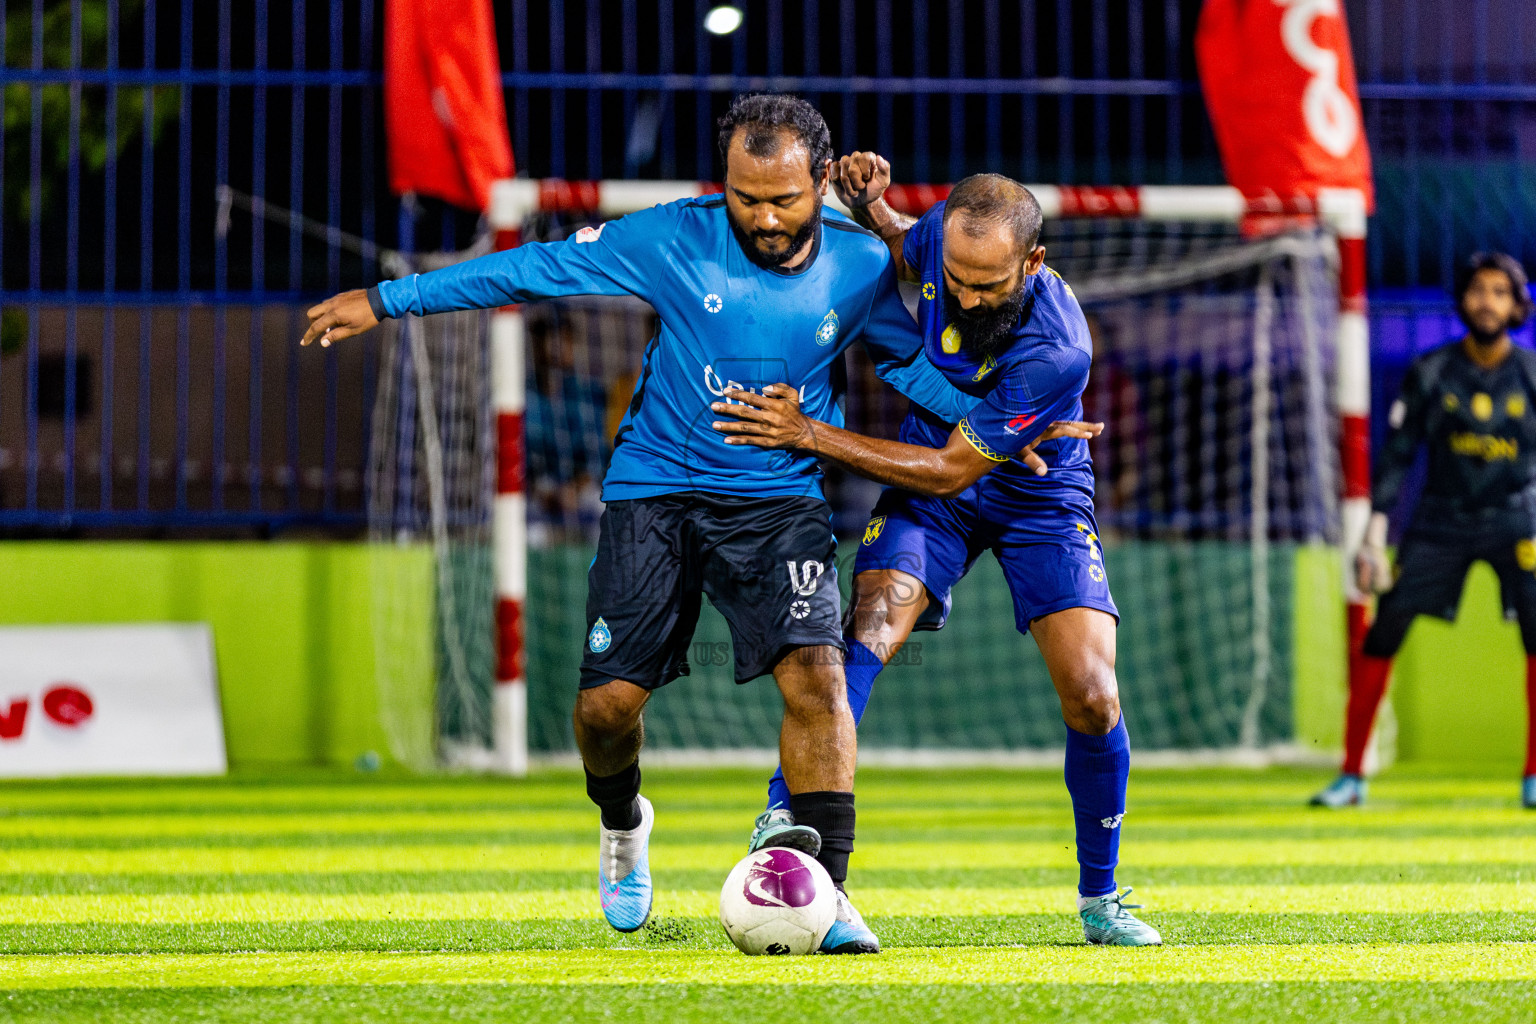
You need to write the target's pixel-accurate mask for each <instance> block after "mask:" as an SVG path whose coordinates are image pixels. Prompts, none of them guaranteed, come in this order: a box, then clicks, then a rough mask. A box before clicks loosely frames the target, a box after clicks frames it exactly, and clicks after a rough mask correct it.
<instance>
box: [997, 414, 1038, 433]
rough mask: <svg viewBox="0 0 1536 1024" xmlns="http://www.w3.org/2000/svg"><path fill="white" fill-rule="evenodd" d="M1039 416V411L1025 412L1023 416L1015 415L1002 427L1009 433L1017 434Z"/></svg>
mask: <svg viewBox="0 0 1536 1024" xmlns="http://www.w3.org/2000/svg"><path fill="white" fill-rule="evenodd" d="M1039 418H1040V417H1039V413H1026V414H1025V415H1023V416H1015V417H1014V418H1013V419H1011V420H1009V421H1008V422H1007V424H1005V425H1004V427H1003V429H1004V430H1006V431H1008V433H1010V434H1017V433H1018V432H1019V431H1021V430H1024V429H1025V428H1027V427H1028V426H1029V425H1030V424H1031V423H1033V422H1035V420H1037V419H1039Z"/></svg>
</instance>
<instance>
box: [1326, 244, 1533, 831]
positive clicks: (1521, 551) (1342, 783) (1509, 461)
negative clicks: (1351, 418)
mask: <svg viewBox="0 0 1536 1024" xmlns="http://www.w3.org/2000/svg"><path fill="white" fill-rule="evenodd" d="M1456 309H1457V312H1458V313H1459V314H1460V316H1461V319H1462V322H1463V323H1465V324H1466V327H1467V333H1466V335H1465V336H1463V337H1462V338H1461V339H1460V340H1458V341H1454V342H1450V343H1449V344H1446V345H1442V346H1440V347H1439V348H1437V349H1434V350H1433V351H1430V352H1428V353H1426V354H1424V355H1422V356H1420V357H1419V358H1418V359H1416V360H1414V361H1413V363H1412V365H1410V366H1409V368H1408V375H1407V377H1406V378H1405V379H1404V381H1403V390H1402V394H1401V395H1400V396H1399V397H1398V399H1397V401H1395V402H1393V403H1392V409H1391V412H1390V413H1389V416H1388V422H1389V424H1390V426H1391V433H1390V434H1389V435H1388V437H1387V442H1386V445H1385V447H1384V448H1383V449H1382V451H1381V453H1380V456H1379V458H1378V460H1377V464H1376V473H1375V479H1374V481H1373V484H1372V488H1371V508H1372V514H1371V520H1370V525H1369V526H1368V527H1367V529H1366V535H1365V540H1364V543H1363V544H1362V545H1361V548H1360V551H1359V553H1358V555H1357V556H1356V558H1355V572H1356V576H1357V580H1358V582H1359V585H1360V589H1361V590H1363V591H1367V592H1370V591H1375V592H1377V593H1379V594H1381V600H1380V601H1379V602H1378V606H1377V610H1376V620H1375V622H1373V623H1372V624H1371V628H1370V631H1369V632H1368V633H1367V634H1366V636H1365V641H1364V643H1363V644H1362V646H1361V649H1360V650H1359V651H1357V652H1352V654H1353V657H1351V659H1350V673H1349V675H1350V679H1349V708H1348V711H1347V712H1346V718H1345V728H1344V767H1343V773H1342V774H1341V775H1340V776H1339V777H1338V778H1337V779H1335V780H1334V782H1333V784H1332V785H1330V786H1329V787H1328V788H1327V789H1325V790H1323V791H1322V792H1321V793H1318V794H1317V795H1316V796H1315V797H1313V798H1312V803H1314V804H1317V805H1321V806H1326V807H1344V806H1349V805H1352V804H1358V803H1360V802H1362V801H1363V800H1364V799H1365V789H1366V787H1365V780H1364V778H1363V776H1362V775H1361V761H1362V759H1363V757H1364V756H1365V747H1366V743H1367V741H1368V740H1369V739H1370V735H1371V725H1372V722H1373V721H1374V719H1375V717H1376V709H1377V707H1378V706H1379V705H1380V704H1381V699H1382V696H1383V695H1384V694H1385V693H1386V689H1387V675H1388V673H1389V671H1390V670H1391V667H1392V658H1393V656H1395V655H1396V654H1397V652H1398V649H1399V648H1400V647H1402V645H1403V639H1404V638H1405V637H1406V636H1407V635H1408V627H1409V626H1411V625H1412V624H1413V620H1414V618H1415V617H1416V616H1419V615H1434V616H1437V617H1439V618H1442V619H1445V620H1446V621H1453V620H1454V619H1455V618H1456V606H1457V605H1458V604H1459V603H1460V601H1461V589H1462V584H1463V582H1464V581H1465V579H1466V575H1467V570H1468V569H1470V568H1471V567H1472V563H1473V562H1476V561H1478V560H1482V561H1485V562H1487V563H1488V564H1489V565H1491V566H1492V567H1493V570H1494V572H1496V573H1497V574H1498V577H1499V587H1500V590H1501V591H1502V594H1503V603H1504V617H1505V618H1506V619H1512V620H1515V621H1517V622H1519V624H1520V638H1521V641H1522V642H1523V643H1524V645H1525V653H1526V660H1525V665H1526V668H1525V686H1526V697H1527V705H1526V706H1527V714H1528V715H1529V716H1530V719H1529V723H1530V732H1528V733H1527V741H1526V758H1525V770H1524V773H1523V775H1524V778H1523V782H1522V789H1521V799H1522V802H1523V803H1524V804H1525V806H1526V807H1529V808H1536V352H1530V351H1528V350H1525V349H1520V348H1516V347H1515V346H1514V344H1513V343H1512V342H1511V341H1510V338H1509V332H1510V330H1511V329H1512V328H1516V327H1519V326H1520V325H1522V324H1524V323H1525V322H1526V320H1527V319H1529V318H1530V315H1531V294H1530V289H1529V287H1528V286H1527V283H1526V276H1525V271H1524V270H1523V269H1522V268H1521V266H1520V264H1519V262H1518V261H1517V260H1515V259H1514V258H1513V257H1511V256H1507V255H1505V254H1504V253H1478V254H1477V255H1475V256H1473V257H1472V258H1471V260H1469V261H1468V262H1467V264H1466V266H1464V267H1463V268H1462V270H1461V272H1460V273H1459V274H1458V275H1457V278H1456ZM1420 445H1424V446H1425V447H1426V448H1428V450H1429V473H1428V477H1427V479H1426V482H1425V486H1424V494H1423V497H1421V498H1420V499H1419V503H1418V507H1417V508H1415V509H1414V513H1413V518H1412V519H1411V520H1410V521H1409V524H1408V528H1407V530H1406V531H1405V532H1404V535H1403V542H1402V546H1401V550H1400V551H1399V552H1398V557H1397V571H1396V573H1395V577H1394V573H1393V571H1392V567H1391V565H1390V564H1389V562H1388V560H1387V555H1386V540H1387V513H1388V512H1390V511H1391V510H1392V508H1393V507H1394V506H1395V505H1396V504H1397V499H1398V495H1399V493H1400V492H1401V490H1402V485H1403V480H1404V478H1405V477H1406V476H1407V474H1408V470H1409V467H1410V466H1411V465H1412V464H1413V460H1414V457H1415V455H1416V454H1417V452H1418V448H1419V446H1420Z"/></svg>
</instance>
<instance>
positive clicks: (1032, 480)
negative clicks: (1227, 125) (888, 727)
mask: <svg viewBox="0 0 1536 1024" xmlns="http://www.w3.org/2000/svg"><path fill="white" fill-rule="evenodd" d="M834 180H835V182H836V184H837V188H838V193H839V197H840V198H842V199H843V201H844V202H845V203H846V204H847V205H848V206H849V208H850V209H852V210H853V211H854V215H855V217H856V218H857V219H858V220H859V221H860V222H861V223H863V224H866V225H868V226H869V227H870V228H871V229H872V230H874V231H876V232H877V233H878V234H879V235H880V236H881V238H883V239H884V240H885V241H886V242H887V243H888V244H889V245H890V247H891V250H892V254H893V257H894V258H895V261H896V265H897V271H898V273H899V274H901V276H902V277H904V278H905V279H907V280H909V281H912V282H914V283H915V284H917V285H918V287H919V300H918V322H919V324H920V325H921V326H922V328H923V332H924V355H925V356H926V358H927V359H928V360H929V362H931V363H932V364H933V365H934V366H935V367H936V368H937V369H939V370H940V371H941V372H942V373H943V374H944V375H945V377H946V378H947V379H948V380H949V381H950V382H951V383H953V384H954V385H955V386H956V387H958V388H961V389H962V390H964V391H966V392H967V393H969V394H971V395H973V396H975V397H976V398H977V399H978V400H979V402H978V404H977V405H976V406H975V407H974V408H973V409H971V410H970V411H969V412H967V413H966V414H965V415H964V416H963V417H962V418H961V419H959V420H948V419H945V418H944V416H943V414H942V413H936V412H935V411H934V410H932V409H924V408H919V407H914V408H913V409H912V411H911V412H910V413H909V414H908V415H907V418H906V420H905V422H903V423H902V425H901V432H900V440H899V441H888V440H881V439H877V438H870V437H863V436H861V435H858V434H854V433H851V432H849V431H847V430H844V429H842V428H841V424H834V423H826V422H818V421H817V418H816V416H815V415H814V414H813V413H810V412H808V411H807V410H806V408H805V406H804V404H803V403H799V402H797V401H796V397H795V395H794V392H793V391H792V390H791V389H789V388H786V387H779V386H775V387H771V388H766V389H761V390H762V391H763V392H764V393H763V394H750V395H749V394H745V393H737V392H732V394H731V395H728V396H727V398H730V399H732V400H733V403H734V404H726V403H724V402H721V403H716V405H715V411H716V412H717V413H718V414H720V415H721V416H731V417H734V418H733V419H721V420H719V421H717V423H716V429H718V430H720V431H722V432H723V433H725V434H726V435H727V437H728V439H729V440H730V441H731V442H732V443H733V444H749V445H754V446H763V447H765V448H769V449H773V450H788V451H795V452H801V453H808V454H815V455H818V456H820V457H821V458H824V459H831V460H833V461H835V462H838V463H840V464H842V465H844V466H846V467H848V468H849V469H851V470H853V471H854V472H856V473H859V474H861V475H863V476H866V477H868V478H870V479H872V480H876V481H878V482H880V483H883V484H885V485H887V486H886V490H885V491H884V493H883V494H882V495H881V497H880V500H879V502H878V503H877V504H876V505H875V509H874V512H873V513H872V518H871V519H870V522H869V526H868V528H866V530H865V531H864V538H863V543H862V544H861V545H860V547H859V553H858V558H857V559H856V560H855V563H854V607H853V612H852V615H851V616H850V618H849V628H848V632H847V634H846V636H845V638H844V639H845V640H846V649H847V652H848V657H847V664H846V670H845V671H846V679H847V681H848V689H849V693H848V698H849V704H850V706H851V708H852V710H853V713H854V716H855V719H857V718H858V717H859V716H860V715H861V714H862V713H863V710H864V707H865V705H866V704H867V702H868V700H869V696H870V691H871V689H872V687H873V685H874V681H875V677H876V676H877V675H878V674H879V673H880V671H881V669H882V668H883V666H884V665H885V664H886V663H887V662H888V661H889V660H890V659H891V657H892V656H894V654H895V653H896V652H897V651H898V650H900V649H901V646H902V645H903V644H904V643H905V642H906V640H907V638H908V637H909V636H910V635H911V633H912V631H913V630H917V629H940V628H942V627H943V625H944V622H945V620H946V619H947V618H948V616H949V608H950V590H951V588H952V587H953V586H954V585H955V584H956V583H957V582H959V580H960V579H961V577H963V576H964V575H965V574H966V573H967V572H968V571H970V568H971V566H972V565H973V564H974V563H975V561H976V559H977V558H978V557H980V555H981V554H982V552H984V551H987V550H991V551H992V552H993V554H994V555H995V557H996V558H997V560H998V563H999V564H1000V565H1001V567H1002V569H1003V575H1004V577H1005V578H1006V579H1007V581H1008V586H1009V590H1010V591H1011V593H1012V596H1013V605H1014V620H1015V624H1016V625H1017V627H1018V629H1019V631H1020V632H1022V633H1030V634H1032V635H1033V636H1034V638H1035V642H1036V643H1037V644H1038V645H1039V647H1040V651H1041V653H1042V654H1043V655H1044V656H1045V663H1046V668H1047V669H1048V670H1049V672H1050V676H1051V682H1052V683H1053V684H1054V685H1055V687H1056V690H1057V694H1058V696H1059V697H1060V700H1061V710H1062V718H1063V721H1064V724H1065V728H1066V783H1067V789H1068V792H1069V793H1070V794H1071V797H1072V807H1073V815H1074V818H1075V819H1076V824H1077V854H1078V865H1079V876H1078V912H1079V915H1080V917H1081V919H1082V923H1083V934H1084V937H1085V938H1086V939H1087V940H1088V941H1089V942H1094V943H1103V944H1110V945H1123V946H1140V945H1155V944H1159V943H1161V941H1162V937H1161V936H1160V935H1159V934H1158V932H1157V930H1156V929H1154V928H1152V927H1150V926H1149V925H1147V924H1145V923H1144V922H1142V921H1139V920H1138V919H1137V918H1136V917H1135V916H1134V915H1132V914H1131V913H1130V910H1131V909H1134V907H1133V905H1131V904H1128V903H1125V902H1124V900H1123V897H1124V895H1125V894H1126V893H1128V892H1129V891H1130V890H1126V893H1121V892H1119V891H1118V886H1117V885H1116V883H1115V868H1116V866H1117V864H1118V860H1119V848H1120V827H1121V822H1122V820H1123V819H1124V817H1125V807H1126V805H1125V795H1126V784H1127V780H1128V778H1129V772H1130V740H1129V737H1128V736H1127V734H1126V729H1125V723H1124V721H1123V720H1122V718H1121V714H1120V698H1119V686H1118V682H1117V680H1116V677H1115V632H1116V626H1117V624H1118V621H1119V611H1118V610H1117V609H1116V607H1115V603H1114V600H1113V599H1112V598H1111V597H1110V593H1109V582H1108V579H1107V578H1106V576H1105V570H1104V558H1103V552H1102V550H1101V549H1100V546H1099V538H1098V526H1097V525H1096V523H1095V520H1094V512H1093V470H1092V466H1091V464H1090V462H1089V458H1088V445H1087V443H1086V441H1085V439H1084V438H1085V436H1086V435H1084V434H1081V433H1073V434H1069V435H1067V436H1064V437H1061V438H1060V439H1058V440H1050V436H1051V434H1052V433H1053V432H1054V431H1053V430H1051V429H1048V428H1050V427H1051V424H1052V423H1053V421H1056V420H1077V419H1079V418H1081V416H1082V393H1083V388H1084V386H1085V385H1086V384H1087V381H1088V370H1089V366H1090V364H1091V363H1092V357H1093V345H1092V341H1091V339H1090V337H1089V334H1088V324H1087V322H1086V320H1085V319H1084V317H1083V311H1082V309H1081V308H1080V307H1079V306H1078V303H1077V299H1076V297H1075V296H1074V295H1073V294H1072V289H1071V288H1070V287H1068V286H1067V283H1066V282H1065V281H1063V280H1062V279H1061V277H1060V276H1059V275H1058V274H1056V272H1055V271H1053V270H1051V269H1050V268H1049V267H1046V266H1045V249H1044V248H1043V247H1041V246H1040V245H1038V244H1037V243H1038V240H1039V235H1040V228H1041V212H1040V206H1039V204H1038V203H1037V202H1036V201H1035V198H1034V196H1033V195H1031V194H1030V193H1029V190H1027V189H1025V188H1024V187H1023V186H1022V185H1020V184H1018V183H1017V182H1015V181H1010V180H1009V179H1007V178H1005V177H1003V176H1002V175H997V174H978V175H974V176H972V177H969V178H966V179H965V180H964V181H961V182H959V183H957V184H956V185H955V187H954V189H953V190H952V191H951V192H950V195H949V199H948V201H947V202H944V203H939V204H937V205H936V206H935V207H934V208H933V209H931V210H929V211H928V212H927V213H926V214H925V215H924V216H923V217H922V218H920V219H918V220H913V219H911V218H908V217H902V216H900V215H899V214H897V213H896V212H895V211H893V210H892V209H891V208H890V207H889V206H888V205H887V204H886V203H885V201H884V200H883V199H882V198H881V197H882V195H883V194H884V192H885V189H886V187H887V186H889V185H890V181H891V178H890V165H889V164H888V163H887V162H886V161H885V160H884V159H883V158H881V157H879V156H877V155H876V154H873V153H859V154H854V155H853V156H849V157H844V158H843V159H842V160H841V161H840V162H839V165H838V167H837V169H836V172H835V177H834ZM1041 441H1045V442H1047V443H1044V444H1040V446H1039V448H1038V449H1037V455H1038V457H1039V459H1043V460H1044V462H1045V463H1048V464H1049V466H1050V469H1049V472H1046V471H1045V466H1044V465H1042V464H1041V463H1040V462H1039V461H1028V460H1027V459H1026V458H1025V453H1026V451H1027V450H1028V448H1029V447H1031V446H1033V445H1035V444H1037V443H1038V442H1041ZM783 793H784V791H783V782H782V780H781V779H779V778H777V777H776V778H775V779H774V780H773V781H772V782H771V783H770V787H769V810H768V812H766V815H765V817H766V818H767V819H768V820H769V821H772V820H773V819H774V818H775V817H776V816H779V815H781V814H782V811H780V810H778V809H779V808H782V806H783V804H784V802H785V799H784V795H783ZM783 816H784V817H786V818H787V817H788V815H783Z"/></svg>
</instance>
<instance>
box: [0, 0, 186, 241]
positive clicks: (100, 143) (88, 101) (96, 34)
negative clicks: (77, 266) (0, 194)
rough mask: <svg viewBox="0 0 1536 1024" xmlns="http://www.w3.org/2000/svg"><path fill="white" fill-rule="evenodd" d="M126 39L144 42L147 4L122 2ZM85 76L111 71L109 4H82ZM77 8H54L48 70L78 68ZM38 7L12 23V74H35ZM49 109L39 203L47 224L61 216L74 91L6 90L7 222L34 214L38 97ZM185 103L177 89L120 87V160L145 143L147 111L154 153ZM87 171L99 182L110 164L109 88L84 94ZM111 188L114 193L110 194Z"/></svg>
mask: <svg viewBox="0 0 1536 1024" xmlns="http://www.w3.org/2000/svg"><path fill="white" fill-rule="evenodd" d="M118 11H119V37H120V38H123V37H126V36H128V35H129V34H130V33H131V34H132V35H133V36H135V37H137V35H138V27H137V26H138V25H139V24H140V22H141V20H142V17H143V13H144V0H121V2H120V3H119V4H118ZM79 12H80V24H79V38H80V57H79V64H78V66H79V67H81V68H91V69H105V68H106V67H107V28H108V23H107V3H106V0H82V2H81V3H80V5H79ZM73 18H74V10H73V5H72V4H71V3H70V2H69V0H48V2H46V3H45V4H44V5H43V16H42V47H41V51H42V52H41V59H42V67H43V68H45V69H51V70H66V69H69V68H71V67H75V66H77V65H76V64H75V60H74V56H73V53H72V50H73V47H74V33H75V27H74V25H73V24H72V22H73ZM33 32H34V25H33V21H32V5H31V4H13V5H11V10H10V12H9V13H8V14H7V15H6V18H5V64H6V66H7V67H11V68H30V67H33V66H34V63H33V60H34V54H33ZM34 88H35V89H37V91H38V92H39V94H40V95H39V100H40V104H41V114H42V117H41V121H42V132H41V154H40V155H41V164H42V183H41V185H42V187H41V190H40V192H41V194H40V196H39V197H38V198H37V200H36V203H37V205H36V207H35V209H36V212H37V213H38V214H39V215H40V216H41V217H42V218H43V219H45V220H46V219H48V218H49V217H50V215H52V214H54V213H56V212H58V211H59V210H60V209H61V204H62V203H64V202H66V201H67V197H66V194H65V189H66V182H67V181H68V177H67V175H68V174H69V135H70V131H69V128H70V89H71V87H70V86H69V85H66V84H56V85H55V84H50V85H43V86H31V85H26V84H20V83H16V84H12V85H9V86H6V88H5V98H4V113H5V199H4V208H5V215H6V216H7V217H8V218H10V217H14V218H17V219H19V220H22V221H26V220H30V219H31V217H32V216H33V214H34V197H33V195H32V118H33V90H34ZM180 102H181V90H180V88H179V87H177V86H158V87H153V88H140V87H132V88H129V87H119V88H118V90H117V113H116V117H115V119H114V120H115V122H116V128H117V137H116V139H115V149H116V154H119V155H120V154H121V153H122V152H123V151H124V150H125V149H127V148H128V146H130V145H131V144H133V143H134V142H136V141H139V140H141V138H142V136H143V135H144V111H145V105H146V104H148V105H149V108H150V129H149V142H150V145H153V144H154V143H155V142H156V141H157V140H158V139H159V138H160V137H161V136H162V134H163V133H164V131H165V129H166V128H167V126H169V125H172V124H174V123H175V122H176V119H177V117H178V113H179V107H180ZM79 103H80V108H79V109H80V170H81V173H82V175H86V174H93V173H94V174H99V173H101V171H102V169H103V168H104V167H105V166H106V163H107V158H108V155H109V154H108V152H107V149H108V145H109V138H108V134H109V133H108V131H107V114H108V106H109V104H108V89H107V87H106V86H104V85H99V84H92V85H82V86H80V100H79ZM109 187H110V186H109Z"/></svg>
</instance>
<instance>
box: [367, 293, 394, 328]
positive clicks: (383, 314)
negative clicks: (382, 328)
mask: <svg viewBox="0 0 1536 1024" xmlns="http://www.w3.org/2000/svg"><path fill="white" fill-rule="evenodd" d="M368 308H369V309H371V310H373V318H374V319H375V320H378V321H380V322H382V321H385V320H388V319H389V318H390V317H389V313H388V312H387V311H386V310H385V309H384V297H383V296H382V295H380V294H379V286H378V285H374V286H373V287H372V288H369V289H368Z"/></svg>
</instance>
